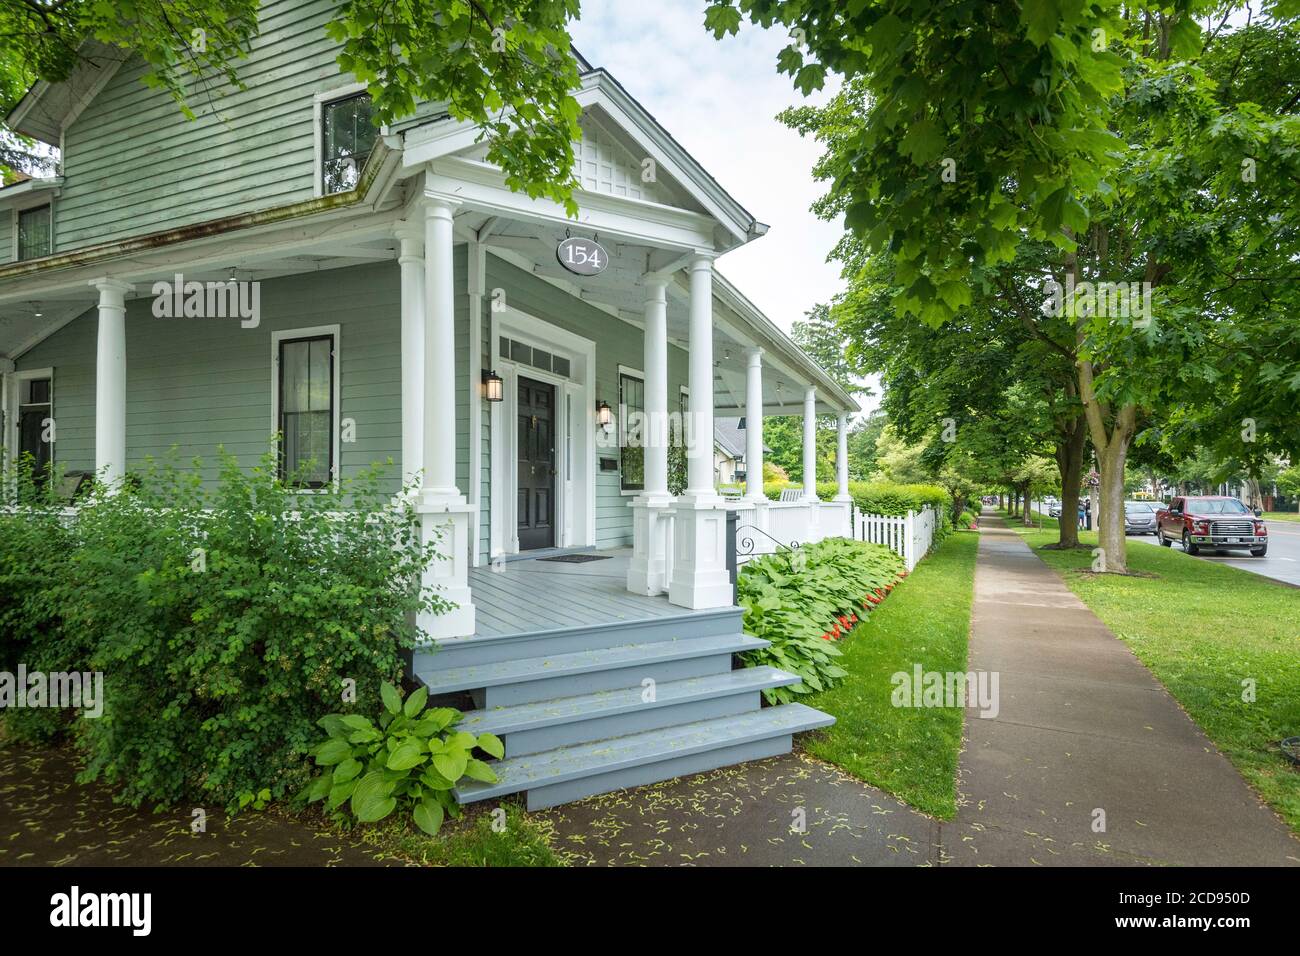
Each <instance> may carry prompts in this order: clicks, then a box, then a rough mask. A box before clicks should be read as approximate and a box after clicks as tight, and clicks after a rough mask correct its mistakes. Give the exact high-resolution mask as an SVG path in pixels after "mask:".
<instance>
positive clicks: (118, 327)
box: [90, 278, 131, 485]
mask: <svg viewBox="0 0 1300 956" xmlns="http://www.w3.org/2000/svg"><path fill="white" fill-rule="evenodd" d="M90 285H91V286H92V287H93V288H95V289H97V290H98V291H99V340H98V349H97V352H96V356H95V473H96V474H97V475H98V476H99V478H100V480H101V481H103V482H104V483H105V484H107V485H112V484H115V483H117V482H118V481H120V480H121V479H122V477H123V476H124V475H125V474H126V294H127V293H128V292H130V291H131V286H129V285H128V284H127V283H125V282H119V281H118V280H117V279H108V278H104V279H92V280H91V281H90Z"/></svg>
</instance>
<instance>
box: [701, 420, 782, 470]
mask: <svg viewBox="0 0 1300 956" xmlns="http://www.w3.org/2000/svg"><path fill="white" fill-rule="evenodd" d="M744 423H745V420H744V419H743V418H715V419H714V420H713V473H714V476H715V479H716V481H717V483H718V484H719V485H738V484H739V485H743V484H744V483H745V481H746V480H747V477H748V471H747V470H746V468H745V428H744ZM771 450H772V449H771V448H768V447H767V445H764V446H763V454H765V455H766V454H767V453H768V452H770V451H771ZM760 478H761V476H760Z"/></svg>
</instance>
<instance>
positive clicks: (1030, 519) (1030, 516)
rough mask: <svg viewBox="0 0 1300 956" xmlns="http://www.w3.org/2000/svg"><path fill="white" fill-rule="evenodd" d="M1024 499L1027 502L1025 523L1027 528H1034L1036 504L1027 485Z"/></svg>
mask: <svg viewBox="0 0 1300 956" xmlns="http://www.w3.org/2000/svg"><path fill="white" fill-rule="evenodd" d="M1023 498H1024V502H1025V510H1024V522H1023V523H1024V526H1025V527H1026V528H1032V527H1033V525H1034V503H1033V499H1032V498H1030V496H1029V485H1025V490H1024V494H1023Z"/></svg>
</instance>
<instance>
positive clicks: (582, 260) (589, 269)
mask: <svg viewBox="0 0 1300 956" xmlns="http://www.w3.org/2000/svg"><path fill="white" fill-rule="evenodd" d="M555 258H557V259H559V260H560V265H562V266H564V268H566V269H568V270H569V271H570V272H572V273H573V274H574V275H580V276H594V275H600V273H602V272H604V271H605V267H606V266H607V265H609V253H608V252H606V251H605V247H604V246H602V245H601V244H600V243H599V242H596V241H595V240H594V239H578V238H574V237H570V238H568V239H565V240H564V241H562V242H561V243H560V244H559V246H558V247H557V248H556V250H555Z"/></svg>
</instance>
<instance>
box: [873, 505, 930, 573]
mask: <svg viewBox="0 0 1300 956" xmlns="http://www.w3.org/2000/svg"><path fill="white" fill-rule="evenodd" d="M939 518H940V515H939V512H937V511H936V510H935V509H933V508H930V507H928V506H927V507H925V508H923V509H922V510H921V511H909V512H908V513H907V514H906V515H871V514H863V513H861V512H855V513H854V515H853V537H855V538H857V539H858V540H859V541H869V542H871V543H872V544H883V545H884V546H885V547H887V548H889V549H890V550H891V551H893V552H894V553H895V554H897V555H898V556H899V557H900V558H902V559H903V564H904V566H905V567H906V568H907V570H909V571H911V570H912V569H913V568H915V567H916V565H917V562H919V561H920V560H921V559H922V558H923V557H925V556H926V554H928V553H929V551H930V547H931V546H932V545H933V544H934V529H935V526H936V525H937V524H938V521H939Z"/></svg>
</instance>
